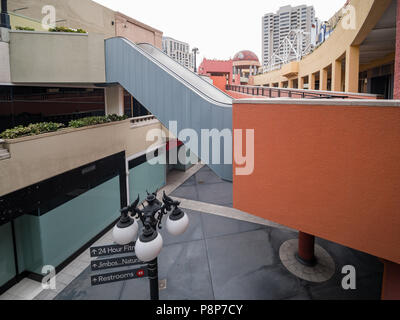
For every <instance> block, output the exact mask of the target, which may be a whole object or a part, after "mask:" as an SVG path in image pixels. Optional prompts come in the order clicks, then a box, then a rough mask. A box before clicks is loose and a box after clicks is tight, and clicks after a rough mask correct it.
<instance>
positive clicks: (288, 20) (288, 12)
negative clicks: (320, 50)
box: [262, 5, 315, 66]
mask: <svg viewBox="0 0 400 320" xmlns="http://www.w3.org/2000/svg"><path fill="white" fill-rule="evenodd" d="M314 21H315V10H314V7H313V6H306V5H301V6H297V7H292V6H290V5H289V6H284V7H281V8H280V9H279V10H278V12H277V13H267V14H265V15H264V16H263V18H262V64H263V66H267V64H268V63H269V62H270V61H271V59H272V55H273V54H274V53H277V54H283V53H284V52H283V51H284V48H283V47H280V44H281V43H282V41H283V40H284V39H285V37H287V36H288V35H289V33H290V31H292V30H302V31H303V32H304V33H305V34H304V36H303V39H302V41H301V48H302V50H305V49H306V48H307V46H309V45H310V44H311V31H312V26H313V23H314Z"/></svg>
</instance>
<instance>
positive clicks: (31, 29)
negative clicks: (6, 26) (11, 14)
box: [15, 26, 35, 31]
mask: <svg viewBox="0 0 400 320" xmlns="http://www.w3.org/2000/svg"><path fill="white" fill-rule="evenodd" d="M15 29H16V30H20V31H35V29H33V28H31V27H20V26H16V27H15Z"/></svg>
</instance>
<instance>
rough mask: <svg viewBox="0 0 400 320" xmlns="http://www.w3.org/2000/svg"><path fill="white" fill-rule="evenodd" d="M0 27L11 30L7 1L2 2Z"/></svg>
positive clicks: (2, 0)
mask: <svg viewBox="0 0 400 320" xmlns="http://www.w3.org/2000/svg"><path fill="white" fill-rule="evenodd" d="M0 27H1V28H7V29H11V25H10V16H9V15H8V9H7V0H1V14H0Z"/></svg>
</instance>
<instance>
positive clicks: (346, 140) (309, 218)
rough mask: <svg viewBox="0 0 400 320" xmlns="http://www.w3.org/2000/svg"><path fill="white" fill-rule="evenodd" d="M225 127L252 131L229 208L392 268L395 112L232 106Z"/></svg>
mask: <svg viewBox="0 0 400 320" xmlns="http://www.w3.org/2000/svg"><path fill="white" fill-rule="evenodd" d="M277 103H278V102H277ZM332 103H333V102H332ZM233 128H234V129H255V170H254V172H253V174H252V175H250V176H234V183H233V196H234V200H233V201H234V207H235V208H238V209H240V210H243V211H246V212H249V213H250V214H253V215H256V216H259V217H263V218H266V219H269V220H272V221H274V222H277V223H280V224H283V225H286V226H289V227H291V228H294V229H296V230H301V231H304V232H307V233H310V234H314V235H316V236H319V237H321V238H325V239H328V240H331V241H334V242H337V243H340V244H343V245H345V246H349V247H352V248H355V249H358V250H361V251H364V252H367V253H370V254H372V255H375V256H378V257H381V258H384V259H386V260H390V261H393V262H396V263H400V196H399V195H400V108H398V107H397V108H395V107H360V106H353V107H347V106H329V105H323V106H317V105H315V106H307V105H290V104H283V102H282V104H280V105H279V104H276V105H271V104H234V106H233Z"/></svg>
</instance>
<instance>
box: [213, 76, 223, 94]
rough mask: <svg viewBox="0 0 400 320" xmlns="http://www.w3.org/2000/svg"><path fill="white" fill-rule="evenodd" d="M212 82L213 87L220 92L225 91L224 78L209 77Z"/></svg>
mask: <svg viewBox="0 0 400 320" xmlns="http://www.w3.org/2000/svg"><path fill="white" fill-rule="evenodd" d="M210 78H211V79H212V81H213V84H214V86H216V87H217V88H218V89H220V90H222V91H224V92H225V91H226V78H225V77H218V76H211V77H210Z"/></svg>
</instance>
